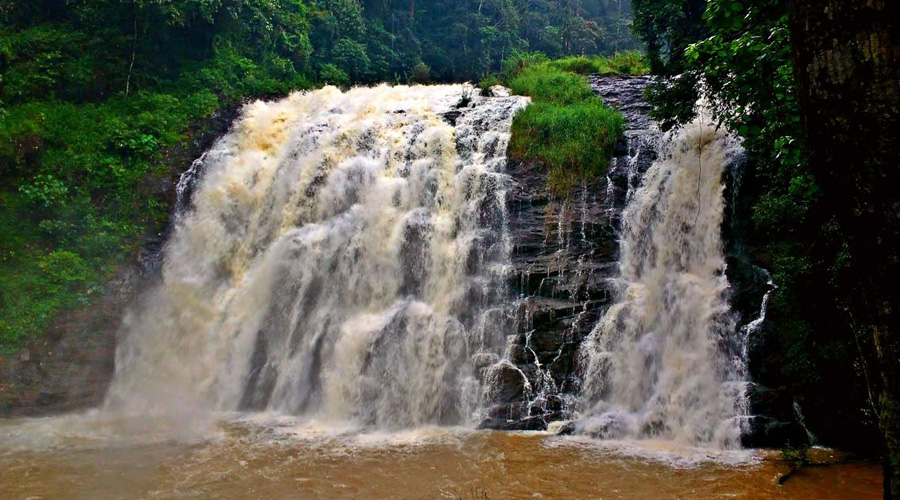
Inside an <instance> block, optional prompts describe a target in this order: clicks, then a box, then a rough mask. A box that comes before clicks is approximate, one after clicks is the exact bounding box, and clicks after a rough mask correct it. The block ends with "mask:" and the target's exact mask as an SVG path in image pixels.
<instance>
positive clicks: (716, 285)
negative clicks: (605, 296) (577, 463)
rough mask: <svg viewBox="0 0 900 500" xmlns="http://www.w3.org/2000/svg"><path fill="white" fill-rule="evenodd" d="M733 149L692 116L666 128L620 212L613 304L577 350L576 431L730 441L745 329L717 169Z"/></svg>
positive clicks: (740, 405)
mask: <svg viewBox="0 0 900 500" xmlns="http://www.w3.org/2000/svg"><path fill="white" fill-rule="evenodd" d="M740 151H741V148H740V145H739V144H738V143H737V142H736V141H735V140H734V139H733V138H732V137H731V136H729V135H728V134H727V133H726V132H725V131H723V130H721V129H718V128H717V127H715V126H714V125H713V124H711V123H706V122H703V121H702V120H700V119H698V120H696V121H695V122H694V123H692V124H690V125H688V126H686V127H685V128H684V129H682V130H680V131H677V132H675V133H671V134H670V135H669V136H667V137H666V138H665V139H664V141H663V143H662V145H661V151H660V153H661V156H660V158H659V159H658V160H657V161H656V162H655V163H654V164H653V165H652V166H651V167H650V169H649V170H648V171H647V172H646V174H644V177H643V179H642V183H641V185H640V187H639V188H638V189H636V190H634V191H633V192H631V193H629V200H628V203H627V206H626V208H625V211H624V213H623V214H622V226H621V249H620V259H619V266H620V276H619V277H618V279H617V280H616V286H617V288H618V291H617V297H618V299H617V300H616V301H615V303H614V304H613V305H612V306H610V307H609V309H608V310H607V311H606V312H605V314H604V315H603V316H602V318H601V320H600V322H599V323H598V324H597V325H596V327H595V328H594V329H593V331H592V332H591V333H590V335H589V336H588V337H587V339H586V340H585V341H584V342H583V343H582V345H581V348H580V360H581V364H582V377H583V381H582V395H581V404H582V411H581V415H580V417H581V418H580V420H579V421H578V422H577V429H578V430H579V431H581V432H584V433H587V434H590V435H594V436H598V437H603V438H611V439H641V438H651V439H660V440H666V441H674V442H678V443H682V444H687V445H699V446H704V447H713V448H720V449H727V448H735V447H738V446H740V436H741V431H742V429H741V426H742V422H743V418H742V417H745V416H746V414H747V411H748V408H747V402H746V397H745V386H746V376H747V374H746V367H745V357H746V354H745V351H746V350H745V347H744V343H745V342H746V339H745V338H743V336H742V335H741V334H740V332H738V331H737V328H736V318H735V315H734V314H732V313H731V311H730V308H729V303H728V300H727V295H726V294H727V292H728V282H727V279H726V277H725V274H724V270H725V258H724V255H723V252H724V250H723V242H722V236H721V228H722V222H723V217H724V206H725V202H724V199H723V191H724V186H723V183H722V173H723V170H724V169H725V168H726V167H727V166H728V165H729V162H730V161H732V160H733V159H734V158H735V157H736V155H737V154H738V153H739V152H740Z"/></svg>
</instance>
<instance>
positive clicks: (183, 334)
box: [105, 85, 527, 428]
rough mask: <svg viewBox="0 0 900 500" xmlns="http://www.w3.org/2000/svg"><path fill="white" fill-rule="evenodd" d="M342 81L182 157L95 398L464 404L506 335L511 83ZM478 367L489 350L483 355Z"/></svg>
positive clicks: (210, 404) (252, 407)
mask: <svg viewBox="0 0 900 500" xmlns="http://www.w3.org/2000/svg"><path fill="white" fill-rule="evenodd" d="M465 94H471V89H470V88H469V87H466V86H461V85H455V86H434V87H420V86H414V87H405V86H396V87H391V86H379V87H375V88H355V89H352V90H349V91H347V92H341V91H340V90H338V89H336V88H334V87H326V88H324V89H321V90H316V91H311V92H304V93H296V94H293V95H291V96H290V97H287V98H285V99H283V100H281V101H277V102H256V103H253V104H250V105H248V106H247V107H246V109H245V110H244V111H243V114H242V117H241V118H240V119H239V121H238V122H237V123H236V125H235V126H234V128H233V130H232V131H231V132H230V133H229V134H228V135H227V136H225V137H223V138H222V139H221V140H220V141H219V142H218V143H217V144H216V145H215V146H214V148H213V149H212V150H211V151H209V152H208V153H207V154H205V155H204V156H203V157H202V158H201V159H200V160H199V161H198V162H196V163H195V165H194V166H193V167H192V169H191V170H190V171H189V172H188V173H187V174H186V176H185V178H184V182H185V183H187V184H191V186H182V187H181V188H180V189H179V192H180V193H191V194H190V196H191V198H190V200H189V201H184V200H182V201H181V202H180V203H179V206H181V207H182V210H181V211H180V213H179V214H178V215H177V219H176V227H175V230H174V232H173V234H172V236H171V238H170V241H169V242H168V244H167V247H166V250H165V256H164V263H163V270H162V277H161V279H160V281H159V283H158V285H156V286H155V288H154V289H153V290H151V291H150V292H148V293H147V294H146V297H144V298H143V299H142V301H141V302H140V304H139V305H138V306H137V307H136V308H135V310H134V311H132V312H131V313H130V314H129V315H128V317H126V319H125V321H124V326H123V332H122V339H123V340H122V341H121V343H120V346H119V349H118V352H117V357H116V364H117V367H116V375H115V379H114V381H113V384H112V387H111V389H110V392H109V394H108V396H107V401H106V403H105V410H106V411H111V412H121V413H124V414H126V415H147V414H172V415H190V414H203V413H208V412H219V411H235V410H237V411H272V412H278V413H285V414H291V415H308V416H315V417H321V418H323V419H329V420H340V421H352V422H356V423H359V424H361V425H365V426H374V427H379V428H398V427H409V426H416V425H423V424H462V423H467V422H471V421H472V419H473V418H475V415H476V413H477V411H478V409H479V406H480V405H481V401H482V400H483V399H484V397H485V393H486V392H489V390H488V389H487V388H485V387H483V385H484V384H483V382H484V381H483V380H482V378H480V377H479V376H478V374H479V372H485V371H489V370H478V369H476V364H478V363H482V362H483V361H481V360H488V363H499V362H500V361H499V360H500V359H501V358H502V354H503V350H504V347H505V342H506V333H505V331H504V330H503V329H502V328H500V327H498V322H500V321H502V318H500V317H499V316H500V314H499V313H498V311H499V310H500V308H501V307H502V303H503V301H504V299H505V291H504V289H503V287H504V283H505V281H506V279H507V278H508V274H509V252H510V241H509V234H508V224H507V221H506V201H505V198H504V196H505V192H506V189H507V188H508V186H509V184H510V182H511V180H510V179H509V177H508V176H507V175H506V174H505V173H504V171H505V167H506V159H505V153H506V147H507V142H508V139H509V128H510V124H511V120H512V117H513V115H514V114H515V112H516V111H518V110H519V109H521V108H522V107H524V106H525V105H526V104H527V99H526V98H522V97H498V98H481V97H468V96H467V97H466V99H462V100H461V97H463V96H464V95H465ZM479 367H480V368H484V366H480V365H479Z"/></svg>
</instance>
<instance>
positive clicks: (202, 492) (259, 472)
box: [0, 415, 881, 500]
mask: <svg viewBox="0 0 900 500" xmlns="http://www.w3.org/2000/svg"><path fill="white" fill-rule="evenodd" d="M225 422H227V423H219V424H216V425H215V426H214V427H213V428H212V429H211V431H212V432H211V433H210V434H209V435H208V436H207V437H205V438H199V439H196V440H186V441H182V440H178V441H174V440H157V439H155V437H154V436H148V435H144V436H141V435H140V433H135V432H133V431H134V430H135V429H133V428H130V426H131V425H133V423H131V424H125V423H122V422H120V423H119V425H117V424H115V423H111V422H104V423H102V424H100V423H98V422H97V419H96V416H95V415H91V416H88V417H79V416H69V417H63V418H51V419H41V420H31V421H27V422H24V423H23V422H7V423H5V424H3V426H2V427H0V437H2V438H3V439H2V441H0V442H3V443H6V444H5V445H0V446H3V447H4V448H5V449H4V450H3V451H0V498H3V499H19V498H22V499H24V498H32V499H37V498H45V499H55V498H70V499H107V498H108V499H120V498H121V499H126V498H127V499H143V498H146V499H159V498H165V499H169V498H220V499H232V498H233V499H247V498H260V499H263V498H295V499H343V498H347V499H350V498H378V499H442V498H447V499H466V500H475V499H478V500H484V499H495V500H496V499H514V498H545V499H547V498H559V499H606V500H616V499H623V500H624V499H629V500H643V499H652V500H663V499H682V498H684V499H695V498H696V499H748V500H751V499H752V500H765V499H798V500H799V499H803V500H824V499H861V500H862V499H876V498H880V493H881V470H880V467H878V466H877V464H874V463H871V462H861V461H852V460H848V459H847V457H842V456H841V455H836V454H834V453H832V452H829V451H827V450H813V453H812V456H813V458H814V461H815V462H817V463H820V464H831V465H818V466H812V467H808V468H804V469H802V470H801V471H800V472H799V473H796V474H794V475H793V476H792V477H791V478H790V479H789V480H788V481H786V482H785V484H784V485H783V486H779V485H778V479H779V478H780V477H781V476H782V475H783V474H786V473H787V472H788V471H789V470H790V469H789V466H788V465H787V463H785V462H784V461H782V460H781V459H780V457H779V455H778V454H777V453H774V452H749V451H742V452H712V451H703V450H698V449H690V448H680V449H679V448H674V447H672V445H671V444H666V443H662V442H643V443H642V444H640V445H638V444H635V443H633V442H632V443H624V442H615V441H612V442H610V441H604V442H601V441H596V440H590V439H587V438H578V437H562V436H554V435H549V434H547V433H508V432H493V431H471V430H465V429H459V428H449V429H448V428H433V427H427V428H421V429H417V430H414V431H406V432H402V431H401V432H394V433H362V432H359V431H358V430H357V429H352V428H336V427H327V426H323V425H321V424H318V423H315V422H309V421H298V420H295V419H289V418H286V417H260V416H254V417H248V418H243V419H241V418H237V419H235V418H230V419H228V420H226V421H225ZM114 432H121V434H122V435H115V434H114ZM125 434H128V435H129V436H130V437H124V435H125ZM145 438H146V439H145Z"/></svg>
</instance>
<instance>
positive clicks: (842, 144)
mask: <svg viewBox="0 0 900 500" xmlns="http://www.w3.org/2000/svg"><path fill="white" fill-rule="evenodd" d="M787 3H788V14H789V17H790V26H791V36H792V38H793V47H794V49H793V50H794V61H795V64H796V71H797V81H798V85H799V93H800V102H801V111H802V114H803V119H804V120H805V123H806V130H807V135H808V137H807V139H808V151H809V160H810V166H811V167H812V169H813V172H814V173H815V175H816V177H817V179H818V180H819V182H820V183H821V185H822V186H823V189H824V190H825V197H826V200H827V204H828V206H829V207H831V208H832V209H833V210H834V212H835V214H836V216H837V218H838V221H839V223H840V224H841V226H842V229H843V231H844V234H845V235H846V237H847V245H848V249H849V251H850V255H851V259H852V264H851V265H852V273H853V274H854V279H855V282H856V286H854V287H853V288H854V289H853V290H847V291H846V292H847V294H846V295H847V300H848V305H849V307H850V310H851V311H852V314H853V317H854V319H855V320H856V322H857V325H858V326H859V327H861V328H862V330H863V331H864V332H865V333H866V334H867V335H871V336H872V339H873V342H874V345H875V347H876V351H877V357H878V359H877V362H878V369H879V371H880V377H879V378H878V382H879V384H878V385H879V386H880V387H879V388H878V398H879V400H878V402H877V407H878V419H879V425H880V427H881V431H882V434H883V435H884V439H885V461H884V466H885V470H884V472H885V482H884V486H885V488H884V494H885V498H887V499H891V500H900V22H898V20H900V2H898V1H897V0H788V2H787Z"/></svg>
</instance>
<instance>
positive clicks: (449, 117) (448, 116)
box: [440, 109, 463, 127]
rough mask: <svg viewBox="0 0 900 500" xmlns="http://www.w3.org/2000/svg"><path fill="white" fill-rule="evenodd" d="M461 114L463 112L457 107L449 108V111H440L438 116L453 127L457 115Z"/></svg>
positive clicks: (457, 117)
mask: <svg viewBox="0 0 900 500" xmlns="http://www.w3.org/2000/svg"><path fill="white" fill-rule="evenodd" d="M462 114H463V112H462V111H460V110H458V109H451V110H450V111H445V112H443V113H440V117H441V119H442V120H444V121H445V122H447V123H449V124H450V125H452V126H454V127H455V126H456V120H458V119H459V117H460V116H462Z"/></svg>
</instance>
